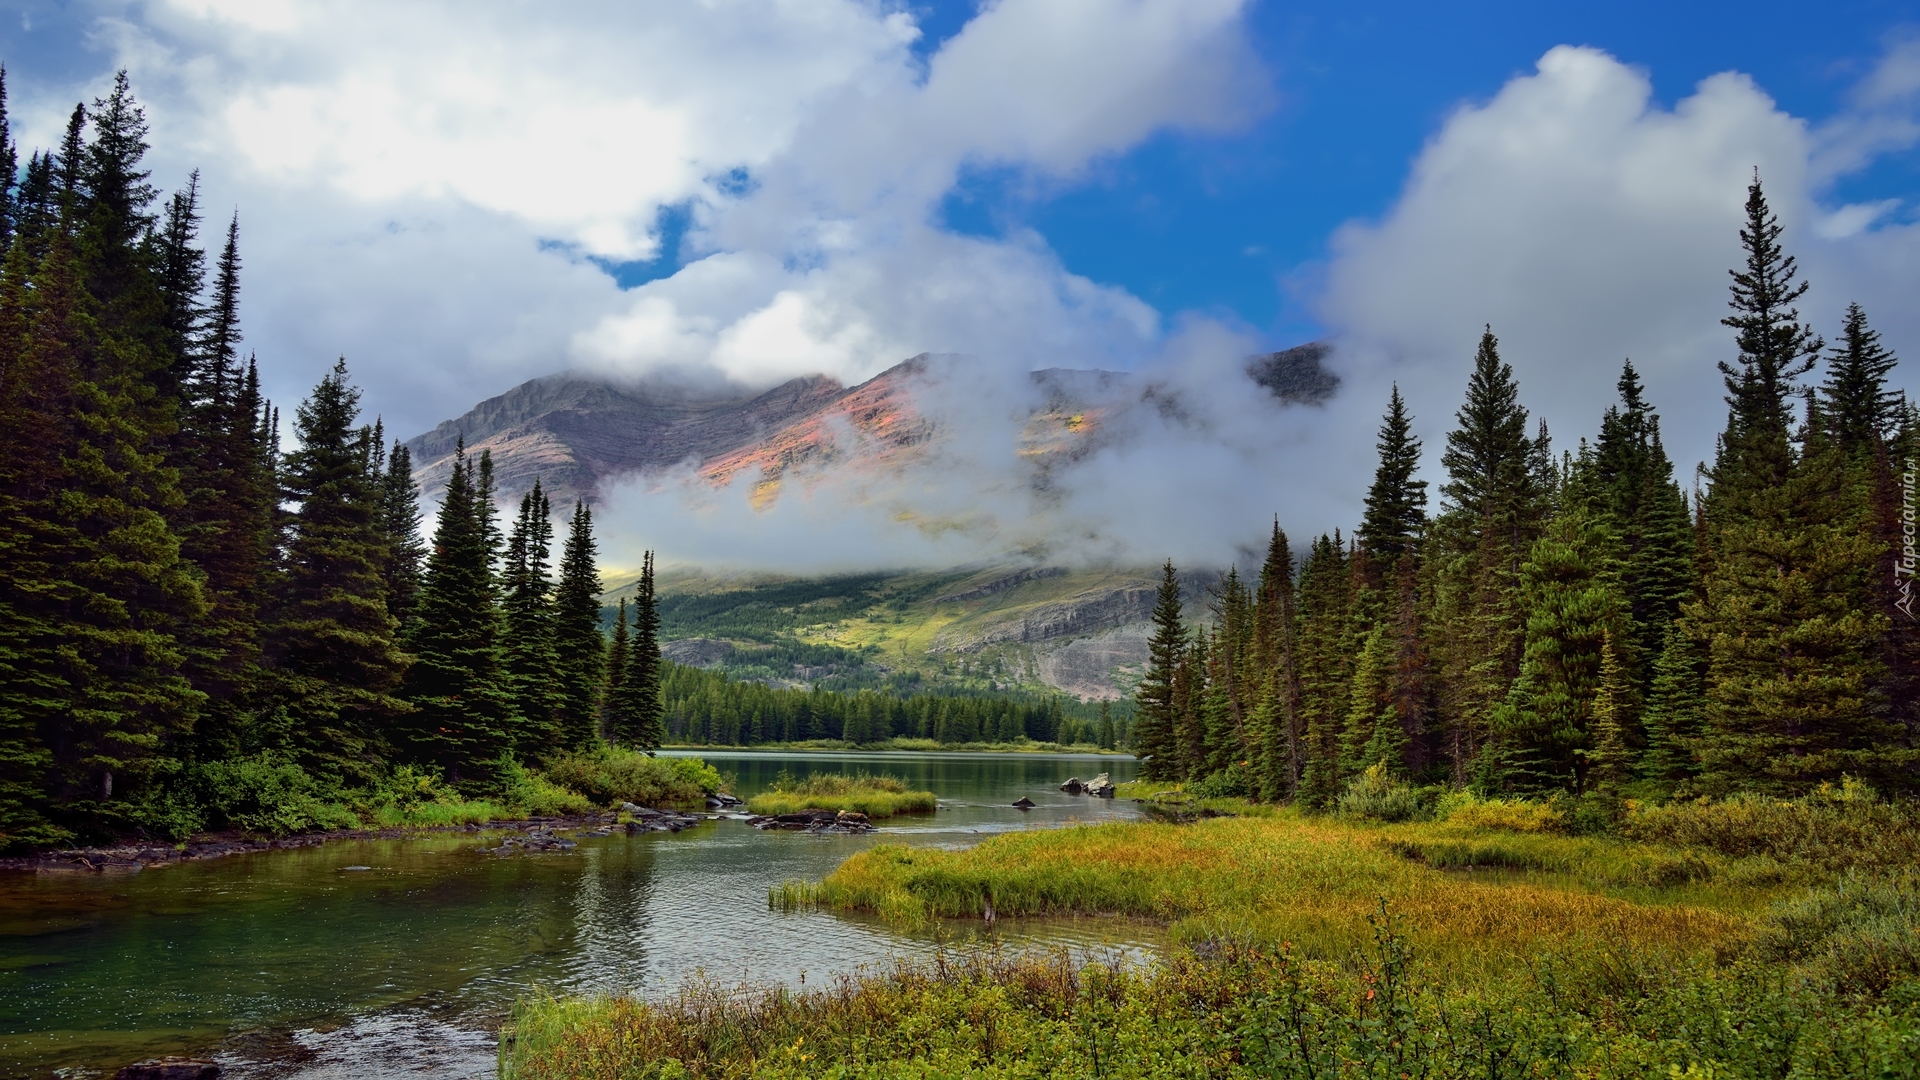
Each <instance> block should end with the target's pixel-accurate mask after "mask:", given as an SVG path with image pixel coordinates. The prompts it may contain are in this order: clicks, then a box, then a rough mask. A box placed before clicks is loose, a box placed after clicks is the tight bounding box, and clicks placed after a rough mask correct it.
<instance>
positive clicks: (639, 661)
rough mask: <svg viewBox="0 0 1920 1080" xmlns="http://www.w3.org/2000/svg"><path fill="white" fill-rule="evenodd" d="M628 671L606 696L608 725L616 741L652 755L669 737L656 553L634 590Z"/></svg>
mask: <svg viewBox="0 0 1920 1080" xmlns="http://www.w3.org/2000/svg"><path fill="white" fill-rule="evenodd" d="M626 661H627V663H626V670H625V672H624V673H623V675H622V677H621V680H620V685H619V686H618V687H615V688H614V689H612V690H610V691H609V692H608V694H607V698H608V704H609V706H610V709H609V712H610V713H611V715H610V717H609V724H608V726H609V727H610V728H611V729H612V730H611V734H612V736H613V738H614V739H615V740H616V741H618V742H620V743H621V744H623V745H625V746H628V747H631V748H633V749H635V750H644V751H646V752H648V753H652V752H653V751H654V750H657V749H659V747H660V744H661V742H662V741H663V740H664V739H665V738H666V728H665V725H664V723H663V718H664V715H665V714H664V704H663V703H662V701H661V698H660V680H661V674H662V665H663V661H662V660H661V658H660V614H659V609H658V606H657V604H656V602H655V599H654V592H653V552H651V551H649V552H647V553H646V554H645V556H643V558H642V560H641V564H640V580H639V581H638V582H635V584H634V591H633V633H632V637H631V639H630V640H629V641H628V643H627V655H626Z"/></svg>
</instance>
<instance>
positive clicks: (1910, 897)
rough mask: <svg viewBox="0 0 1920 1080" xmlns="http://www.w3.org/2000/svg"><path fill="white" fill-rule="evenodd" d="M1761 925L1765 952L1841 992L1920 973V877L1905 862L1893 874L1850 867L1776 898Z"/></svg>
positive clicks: (1871, 989)
mask: <svg viewBox="0 0 1920 1080" xmlns="http://www.w3.org/2000/svg"><path fill="white" fill-rule="evenodd" d="M1761 928H1762V930H1761V939H1760V944H1761V949H1762V951H1763V953H1764V955H1766V956H1767V957H1768V958H1769V959H1771V960H1774V961H1776V962H1782V963H1788V964H1794V965H1797V966H1799V967H1801V968H1802V970H1806V971H1808V972H1809V973H1811V974H1813V975H1814V976H1815V977H1816V978H1818V979H1820V980H1821V981H1822V982H1824V983H1827V984H1830V985H1832V986H1833V987H1835V988H1836V989H1838V990H1839V991H1840V992H1842V993H1846V994H1858V995H1868V996H1879V995H1882V994H1885V993H1886V992H1887V991H1889V990H1891V989H1892V988H1894V987H1895V986H1896V985H1898V984H1899V983H1901V982H1903V981H1909V980H1920V880H1916V878H1915V877H1914V875H1913V873H1912V869H1911V868H1910V867H1909V868H1908V870H1907V871H1906V872H1905V873H1904V874H1902V875H1901V876H1898V877H1891V878H1889V877H1879V876H1870V875H1864V874H1859V873H1853V872H1849V873H1848V874H1846V875H1845V876H1843V877H1842V878H1841V879H1840V880H1839V881H1837V882H1835V883H1834V884H1833V885H1832V886H1830V887H1823V888H1817V889H1813V890H1810V891H1809V892H1808V893H1807V894H1806V895H1805V896H1801V897H1797V898H1795V899H1792V900H1784V901H1781V902H1780V903H1779V904H1777V905H1775V906H1774V908H1773V910H1772V911H1770V912H1768V914H1767V917H1766V918H1765V919H1764V920H1763V921H1762V923H1761ZM1913 988H1914V989H1915V990H1916V991H1920V982H1915V983H1914V987H1913Z"/></svg>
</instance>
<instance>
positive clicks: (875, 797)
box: [747, 773, 935, 818]
mask: <svg viewBox="0 0 1920 1080" xmlns="http://www.w3.org/2000/svg"><path fill="white" fill-rule="evenodd" d="M934 806H935V799H934V797H933V792H931V791H909V790H908V789H907V785H906V784H905V783H903V782H901V781H900V780H899V779H898V778H897V777H892V776H871V775H868V774H867V773H855V774H853V775H851V776H849V775H845V774H841V773H816V774H814V775H813V776H809V777H807V778H806V779H805V780H798V781H794V780H783V781H781V782H779V783H777V784H776V785H775V786H774V789H773V790H772V791H768V792H763V793H761V794H759V795H755V796H754V797H753V798H751V799H748V800H747V809H748V810H751V811H752V812H754V813H756V814H793V813H798V812H800V811H802V810H836V811H838V810H848V811H852V812H854V813H857V814H865V815H867V816H868V817H870V818H883V817H892V816H893V815H895V814H931V813H933V810H934Z"/></svg>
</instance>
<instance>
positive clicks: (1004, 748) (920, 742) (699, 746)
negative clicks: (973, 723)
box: [667, 739, 1133, 760]
mask: <svg viewBox="0 0 1920 1080" xmlns="http://www.w3.org/2000/svg"><path fill="white" fill-rule="evenodd" d="M667 749H669V750H696V751H697V750H726V751H741V750H750V751H753V752H755V753H758V752H761V751H773V750H777V751H782V752H787V751H802V752H807V751H815V752H818V751H841V752H844V751H848V750H856V751H859V752H861V753H867V752H869V751H876V750H878V751H902V752H910V753H915V754H931V753H940V752H945V753H952V752H955V751H961V752H965V753H969V754H1102V755H1105V756H1107V757H1121V758H1126V759H1128V760H1132V759H1133V755H1132V754H1131V753H1129V752H1127V751H1125V750H1102V749H1100V748H1099V747H1098V746H1095V745H1093V744H1092V743H1072V744H1067V743H1050V742H1032V741H1029V740H1027V739H1019V740H1016V741H1013V742H966V743H948V742H941V741H939V740H938V739H881V740H880V741H878V742H848V741H846V740H845V739H807V740H805V741H802V742H767V743H754V744H753V745H752V746H734V745H725V744H705V743H676V744H674V745H672V746H669V747H667Z"/></svg>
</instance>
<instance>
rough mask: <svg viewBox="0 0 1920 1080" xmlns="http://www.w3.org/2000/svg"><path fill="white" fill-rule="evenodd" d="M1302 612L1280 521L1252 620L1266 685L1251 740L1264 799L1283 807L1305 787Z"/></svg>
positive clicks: (1257, 670)
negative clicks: (1300, 652) (1282, 802)
mask: <svg viewBox="0 0 1920 1080" xmlns="http://www.w3.org/2000/svg"><path fill="white" fill-rule="evenodd" d="M1298 624H1299V612H1298V609H1297V605H1296V601H1295V597H1294V587H1293V553H1292V551H1291V550H1290V549H1289V547H1288V544H1287V534H1286V533H1284V532H1282V531H1281V529H1280V522H1279V520H1278V519H1275V521H1274V523H1273V535H1272V537H1270V538H1269V539H1268V541H1267V557H1266V561H1265V562H1264V563H1263V564H1262V565H1261V567H1260V583H1259V585H1258V587H1257V591H1256V593H1255V604H1254V616H1253V664H1254V670H1255V675H1256V677H1258V678H1261V679H1262V682H1261V683H1260V686H1259V697H1258V700H1257V702H1256V704H1255V706H1254V715H1253V722H1252V727H1253V730H1252V731H1251V733H1250V738H1251V740H1252V742H1253V743H1254V746H1253V753H1254V772H1255V775H1256V776H1257V777H1258V778H1259V782H1260V791H1259V795H1260V797H1261V798H1262V799H1265V800H1267V801H1269V802H1278V801H1279V800H1281V799H1283V798H1287V797H1289V796H1291V795H1292V794H1293V792H1294V790H1295V789H1296V788H1297V787H1299V784H1300V749H1301V736H1302V731H1301V727H1300V722H1301V720H1300V717H1301V712H1300V673H1299V657H1298V649H1299V640H1298V639H1299V625H1298Z"/></svg>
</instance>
